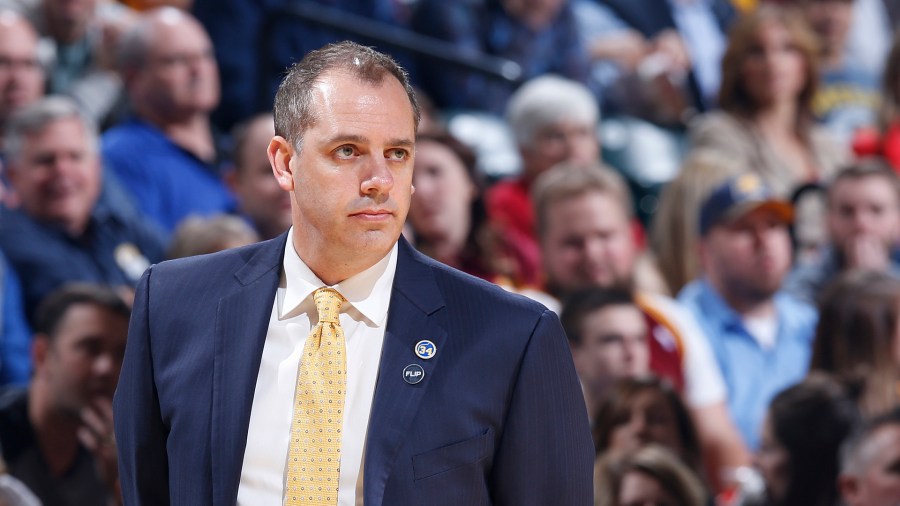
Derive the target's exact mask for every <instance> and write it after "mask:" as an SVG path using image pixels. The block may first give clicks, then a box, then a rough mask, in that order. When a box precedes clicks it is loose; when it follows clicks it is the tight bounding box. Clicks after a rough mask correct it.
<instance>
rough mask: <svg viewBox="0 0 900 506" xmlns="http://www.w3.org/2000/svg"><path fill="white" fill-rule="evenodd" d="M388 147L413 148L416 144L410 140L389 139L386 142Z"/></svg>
mask: <svg viewBox="0 0 900 506" xmlns="http://www.w3.org/2000/svg"><path fill="white" fill-rule="evenodd" d="M388 145H390V146H397V147H401V148H411V147H413V146H415V145H416V143H415V142H414V141H412V140H410V139H391V140H389V141H388Z"/></svg>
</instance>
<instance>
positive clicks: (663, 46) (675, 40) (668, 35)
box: [653, 29, 691, 74]
mask: <svg viewBox="0 0 900 506" xmlns="http://www.w3.org/2000/svg"><path fill="white" fill-rule="evenodd" d="M653 50H654V51H655V52H658V53H662V54H664V55H666V56H667V57H668V58H669V62H670V66H671V67H670V70H671V71H672V72H678V73H681V74H687V72H688V71H690V68H691V55H690V53H688V50H687V45H685V43H684V39H682V38H681V35H679V34H678V32H677V31H676V30H673V29H669V30H665V31H663V32H661V33H660V34H659V35H657V36H656V38H654V39H653Z"/></svg>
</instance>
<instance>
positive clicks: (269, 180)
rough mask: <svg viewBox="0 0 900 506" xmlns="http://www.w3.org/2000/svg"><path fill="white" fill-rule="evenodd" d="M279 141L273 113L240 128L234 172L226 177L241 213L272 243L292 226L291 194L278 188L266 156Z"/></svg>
mask: <svg viewBox="0 0 900 506" xmlns="http://www.w3.org/2000/svg"><path fill="white" fill-rule="evenodd" d="M272 137H275V123H274V120H273V118H272V114H271V113H266V114H260V115H259V116H254V117H253V118H251V119H249V120H247V121H246V122H245V123H241V124H240V125H238V126H236V127H235V129H234V133H233V134H232V140H233V141H234V169H233V170H231V171H229V172H228V173H227V174H226V175H225V181H226V182H227V183H228V186H229V188H231V191H233V192H234V194H235V196H236V197H237V201H238V210H239V211H240V212H241V214H242V215H243V216H244V217H246V218H247V219H248V220H249V221H250V223H252V224H253V227H254V228H255V229H256V231H257V232H258V233H259V235H260V237H262V238H263V239H272V238H273V237H275V236H277V235H279V234H281V233H282V232H284V231H285V230H287V229H288V228H290V226H291V197H290V193H288V192H286V191H284V190H282V189H281V187H280V186H278V181H277V180H276V179H275V175H274V174H273V173H272V166H271V165H269V156H268V154H267V153H266V151H267V148H268V147H269V141H271V140H272Z"/></svg>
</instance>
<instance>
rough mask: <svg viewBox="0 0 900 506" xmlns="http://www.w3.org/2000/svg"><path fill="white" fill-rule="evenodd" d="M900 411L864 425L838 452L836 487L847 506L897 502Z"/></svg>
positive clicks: (880, 505) (899, 493)
mask: <svg viewBox="0 0 900 506" xmlns="http://www.w3.org/2000/svg"><path fill="white" fill-rule="evenodd" d="M898 462H900V408H894V409H893V410H891V411H890V412H889V413H886V414H884V415H881V416H878V417H876V418H874V419H871V420H869V421H867V422H866V423H865V424H863V425H862V427H860V428H859V429H858V430H856V431H855V432H854V433H853V435H851V436H850V438H849V439H848V440H847V441H846V442H845V443H844V446H843V448H841V475H840V478H839V481H838V486H839V488H840V491H841V497H842V498H843V499H844V504H846V505H847V506H896V505H897V504H898V502H900V472H898V471H897V468H898Z"/></svg>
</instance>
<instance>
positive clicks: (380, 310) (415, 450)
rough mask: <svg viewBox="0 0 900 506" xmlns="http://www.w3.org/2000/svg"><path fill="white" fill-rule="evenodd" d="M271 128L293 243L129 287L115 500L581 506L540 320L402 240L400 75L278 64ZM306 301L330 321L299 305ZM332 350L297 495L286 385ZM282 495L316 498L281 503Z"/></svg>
mask: <svg viewBox="0 0 900 506" xmlns="http://www.w3.org/2000/svg"><path fill="white" fill-rule="evenodd" d="M274 114H275V131H276V136H275V137H274V138H273V139H272V141H271V143H270V144H269V147H268V156H269V161H270V163H271V165H272V168H273V171H274V173H275V177H276V179H277V180H278V183H279V185H280V186H281V187H282V189H284V190H286V191H289V192H290V193H291V215H292V223H293V226H292V228H291V229H290V230H289V231H288V232H287V233H286V234H283V235H281V236H279V237H278V238H276V239H273V240H271V241H267V242H263V243H260V244H257V245H252V246H248V247H245V248H240V249H236V250H231V251H226V252H223V253H220V254H217V255H212V256H205V257H195V258H190V259H184V260H180V261H175V262H167V263H163V264H160V265H157V266H154V267H152V268H151V269H149V270H148V271H147V272H146V273H145V275H144V277H143V279H142V281H141V283H140V286H139V288H138V291H137V296H136V300H135V308H134V316H133V318H132V324H131V328H130V334H129V341H128V348H127V350H126V358H125V364H124V366H123V372H122V377H121V380H120V383H119V389H118V390H117V393H116V399H115V416H116V424H117V425H116V436H117V439H118V444H119V450H120V469H121V481H122V492H123V496H124V499H125V502H126V504H134V505H136V504H153V505H157V504H169V503H175V504H191V505H204V504H222V505H224V504H235V503H237V504H273V503H279V502H282V503H283V504H340V505H342V506H343V505H353V504H358V503H359V502H360V501H364V503H365V504H366V505H367V506H379V505H385V506H389V505H418V504H428V505H442V504H446V505H458V504H473V505H475V504H478V505H481V504H485V505H486V504H497V505H545V504H565V505H582V504H583V505H588V504H590V503H591V502H592V501H591V469H592V460H593V449H592V446H591V439H590V434H589V428H588V422H587V412H586V409H585V407H584V402H583V401H582V399H581V392H580V389H579V386H578V381H577V379H576V376H575V371H574V367H573V366H572V361H571V357H570V356H568V355H567V354H568V349H567V345H566V339H565V337H564V335H563V332H562V328H561V326H560V324H559V322H558V320H557V318H556V316H555V315H553V313H551V312H550V311H548V310H547V309H546V308H544V307H542V306H540V305H539V304H537V303H534V302H532V301H530V300H527V299H524V298H521V297H518V296H515V295H511V294H508V293H506V292H504V291H503V290H501V289H499V288H497V287H495V286H493V285H490V284H488V283H485V282H482V281H479V280H476V279H474V278H472V277H470V276H467V275H464V274H462V273H460V272H458V271H455V270H453V269H450V268H449V267H446V266H444V265H441V264H438V263H436V262H434V261H431V260H429V259H427V258H425V257H424V256H422V255H420V254H418V253H417V252H415V251H413V249H412V248H411V247H410V246H409V245H408V244H407V243H406V242H405V241H404V240H403V239H400V231H401V228H402V225H403V222H404V220H405V218H406V214H407V211H408V209H409V203H410V197H411V195H412V191H413V188H412V170H413V153H414V142H415V132H416V123H417V119H418V111H417V106H416V102H415V98H414V95H413V93H412V90H411V88H410V87H409V84H408V82H407V79H406V76H405V73H404V72H403V70H402V69H400V68H399V67H398V66H397V65H396V63H395V62H393V60H391V59H390V58H389V57H386V56H384V55H382V54H380V53H377V52H375V51H373V50H371V49H368V48H364V47H361V46H359V45H356V44H353V43H349V42H345V43H340V44H336V45H329V46H326V47H325V48H323V49H321V50H318V51H313V52H311V53H309V54H308V55H307V56H306V57H305V58H304V59H303V61H301V62H300V63H298V64H297V65H295V66H294V67H292V69H291V70H290V71H289V73H288V75H287V77H286V78H285V80H284V81H283V83H282V85H281V87H280V88H279V91H278V94H277V96H276V99H275V108H274ZM323 286H325V287H331V288H333V290H332V291H330V292H328V291H323V289H322V288H321V287H323ZM323 293H327V294H328V296H329V297H332V298H333V299H334V300H335V301H336V302H337V306H338V307H339V308H340V314H339V315H338V316H335V315H334V314H333V309H332V314H331V315H330V316H328V314H327V312H326V311H325V309H320V308H317V307H316V306H317V305H318V304H315V303H314V301H313V299H314V298H319V296H320V295H321V294H323ZM317 313H321V314H323V315H324V316H322V317H321V318H319V317H318V316H317ZM316 320H320V321H319V323H318V324H317V325H313V323H315V322H316ZM326 328H329V329H331V330H329V331H328V332H326ZM311 330H312V332H311V333H310V331H311ZM319 330H321V334H320V335H319V334H317V331H319ZM307 333H309V337H308V338H306V337H305V336H306V335H307ZM342 335H343V336H345V339H346V340H345V343H343V342H341V341H342V338H341V337H340V336H342ZM317 336H320V337H317ZM319 339H321V347H320V348H318V349H315V347H314V346H315V345H313V346H307V345H308V344H309V343H310V342H311V343H316V342H317V341H318V340H319ZM335 343H339V344H338V348H337V349H336V351H334V353H333V355H332V356H329V357H328V358H327V359H325V360H326V361H330V360H331V359H332V358H335V360H336V361H337V362H338V363H341V362H344V361H345V362H346V364H347V366H346V374H343V373H339V374H338V375H343V376H344V379H336V380H335V382H336V383H338V384H339V385H342V386H344V385H345V388H341V387H338V388H337V389H336V390H337V393H338V394H342V395H345V396H346V397H343V398H341V399H338V400H335V401H334V403H335V404H334V406H337V409H336V410H332V405H330V404H329V405H328V406H327V409H328V411H329V412H331V413H332V414H334V415H336V416H337V417H338V420H339V421H340V425H338V427H339V428H337V429H334V428H332V429H328V430H331V432H330V433H328V436H327V437H328V438H329V441H330V442H331V443H334V444H336V445H337V446H339V453H338V454H337V455H338V456H339V464H338V465H339V473H336V472H335V470H334V469H333V467H332V466H334V465H335V464H334V462H332V463H330V464H329V463H323V464H318V465H316V466H311V467H319V468H324V469H325V470H324V471H322V469H319V471H321V472H323V473H325V474H326V475H327V477H326V478H322V476H321V475H316V476H312V477H310V476H306V475H305V474H304V473H305V472H306V470H303V469H301V470H300V471H299V472H300V476H299V477H298V476H297V475H296V474H295V462H296V460H295V459H298V458H299V459H305V458H308V455H300V456H298V455H299V454H302V452H303V450H307V451H308V452H312V453H313V454H314V455H319V454H327V452H328V451H329V450H328V449H327V448H326V449H320V448H319V447H317V446H312V445H313V444H318V443H309V442H308V441H306V440H305V439H303V440H302V442H301V443H298V441H300V440H301V439H300V438H307V437H311V438H315V437H316V434H318V433H320V431H321V430H322V429H321V427H320V426H317V425H315V424H314V425H313V426H312V428H310V432H311V433H313V435H312V436H307V435H305V434H303V433H302V431H299V432H298V431H295V430H294V428H295V423H299V424H300V426H301V427H302V426H303V425H302V424H303V423H308V420H307V422H303V421H302V420H306V419H305V418H304V416H306V417H309V416H311V415H315V411H316V410H308V409H307V406H308V404H307V400H306V398H305V397H302V398H298V397H295V389H296V391H297V393H298V394H304V395H305V394H307V393H309V392H308V390H309V388H310V387H309V384H308V381H309V380H308V379H307V378H309V377H310V376H308V375H307V374H306V373H305V372H304V371H309V370H311V368H313V367H319V366H321V367H322V369H321V371H325V370H329V371H330V368H331V367H332V366H331V365H330V362H329V365H328V366H325V365H323V364H318V363H317V364H313V363H312V361H310V360H307V357H309V356H317V355H315V354H318V353H319V352H320V350H321V349H324V348H326V347H329V349H332V348H330V347H331V346H334V345H335ZM344 344H345V346H346V348H345V349H344V348H340V346H342V345H344ZM301 352H302V355H303V356H304V360H302V361H301V360H300V357H301ZM307 353H309V354H311V355H308V354H307ZM342 357H346V360H344V359H343V358H342ZM379 357H380V358H379ZM298 369H299V371H300V372H301V373H302V374H301V375H300V379H299V381H298V379H297V377H298ZM311 374H319V373H318V372H315V373H311ZM322 374H331V372H328V373H325V372H322ZM328 381H331V380H328ZM326 383H327V382H326ZM328 388H331V387H328ZM332 393H334V392H330V393H329V394H328V395H329V397H328V399H329V402H330V399H331V397H330V395H331V394H332ZM316 402H318V401H316ZM298 406H302V407H298ZM340 417H342V418H340ZM298 420H301V421H300V422H298ZM328 422H333V418H332V417H331V416H329V417H328ZM323 423H324V422H323ZM289 435H290V436H291V437H289ZM293 436H297V437H293ZM331 438H339V440H338V441H337V442H336V443H335V441H334V440H333V439H331ZM298 444H299V448H297V447H296V446H297V445H298ZM322 444H323V445H324V444H325V443H322ZM330 451H334V449H333V448H332V449H331V450H330ZM287 464H290V465H287ZM307 469H308V468H307ZM333 472H334V474H331V473H333ZM338 474H339V477H338ZM294 478H297V480H298V482H299V483H300V484H302V485H304V486H305V485H309V484H312V485H311V486H313V487H316V488H317V487H318V486H319V485H321V484H323V483H330V484H331V485H330V486H324V485H323V490H315V493H309V494H307V493H305V492H302V493H297V494H295V493H294V492H293V491H294V487H295V485H296V483H297V482H294ZM310 480H313V481H310ZM318 480H321V481H318ZM327 480H331V481H330V482H328V481H327ZM286 482H288V483H287V485H286ZM286 490H290V491H291V493H286ZM295 496H298V497H299V499H304V500H305V499H308V498H310V497H309V496H312V498H314V499H318V498H319V497H326V496H328V497H329V499H328V500H325V499H322V500H321V501H319V500H316V501H314V502H294V500H295ZM334 496H336V497H334Z"/></svg>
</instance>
